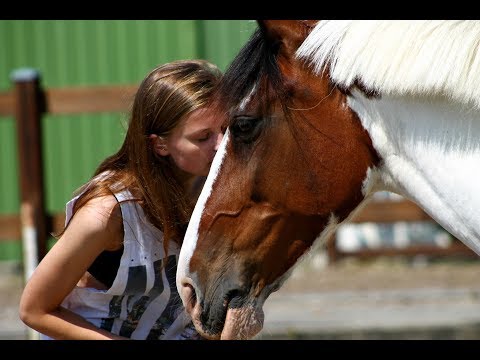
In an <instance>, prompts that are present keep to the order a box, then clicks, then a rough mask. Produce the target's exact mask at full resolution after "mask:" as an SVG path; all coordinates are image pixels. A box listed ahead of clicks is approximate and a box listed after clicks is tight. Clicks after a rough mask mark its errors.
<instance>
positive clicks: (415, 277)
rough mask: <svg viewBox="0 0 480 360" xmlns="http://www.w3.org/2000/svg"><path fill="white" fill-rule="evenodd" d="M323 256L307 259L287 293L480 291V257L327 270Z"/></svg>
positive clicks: (346, 264)
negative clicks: (438, 288) (425, 290)
mask: <svg viewBox="0 0 480 360" xmlns="http://www.w3.org/2000/svg"><path fill="white" fill-rule="evenodd" d="M325 261H326V260H325V259H323V257H322V256H321V255H316V256H312V257H311V258H309V259H306V260H305V261H304V262H303V263H302V264H300V265H299V266H298V268H296V269H295V271H294V272H293V274H292V276H291V278H290V279H288V280H287V282H286V283H285V284H284V286H283V288H282V290H283V291H284V292H299V291H309V292H322V291H335V290H347V289H348V290H368V289H376V290H382V289H384V290H386V289H413V288H425V287H441V288H450V289H453V288H465V287H480V257H479V258H478V259H477V258H466V257H463V258H462V257H457V258H453V257H450V258H445V257H443V258H436V259H435V258H427V257H425V256H421V255H418V256H415V257H383V258H382V257H377V258H372V259H369V260H358V259H356V258H354V257H349V258H344V259H342V260H340V261H338V262H337V263H333V264H330V265H328V266H326V264H325Z"/></svg>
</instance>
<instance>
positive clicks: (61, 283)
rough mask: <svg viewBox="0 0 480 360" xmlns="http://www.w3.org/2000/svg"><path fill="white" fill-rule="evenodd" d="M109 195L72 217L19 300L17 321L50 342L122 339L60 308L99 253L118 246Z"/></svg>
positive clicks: (116, 213) (117, 217) (117, 220)
mask: <svg viewBox="0 0 480 360" xmlns="http://www.w3.org/2000/svg"><path fill="white" fill-rule="evenodd" d="M115 204H117V201H116V199H115V197H114V196H113V195H110V196H105V197H100V198H96V199H92V200H91V201H89V202H88V203H87V204H86V205H85V206H83V207H82V208H81V209H79V210H78V211H77V213H76V214H75V216H74V217H73V218H72V219H71V221H70V224H69V226H68V227H67V229H66V230H65V232H64V234H63V235H62V236H61V237H60V239H58V241H57V242H56V243H55V245H54V246H53V247H52V248H51V249H50V251H49V252H48V253H47V255H46V256H45V257H44V258H43V260H42V261H41V262H40V264H39V265H38V267H37V268H36V270H35V271H34V273H33V274H32V276H31V278H30V279H29V281H28V282H27V284H26V286H25V289H24V291H23V294H22V297H21V299H20V319H21V320H22V321H23V322H24V323H25V324H26V325H27V326H29V327H31V328H32V329H35V330H37V331H39V332H40V333H42V334H45V335H47V336H50V337H51V338H54V339H86V340H87V339H125V338H122V337H120V336H117V335H114V334H112V333H110V332H108V331H105V330H102V329H99V328H97V327H96V326H94V325H93V324H91V323H90V322H88V321H86V320H85V319H84V318H83V317H81V316H79V315H77V314H75V313H73V312H71V311H69V310H67V309H65V308H62V307H61V306H60V304H61V302H62V301H63V299H64V298H65V297H66V296H67V295H68V294H69V293H70V291H72V289H73V288H74V287H75V285H76V284H77V283H78V281H79V280H80V279H81V278H82V276H83V275H84V274H85V272H86V271H87V269H88V267H89V266H90V264H92V262H93V261H94V260H95V258H96V257H97V256H98V255H99V254H100V253H101V252H102V251H103V250H106V249H108V250H111V249H112V247H117V248H118V246H119V245H120V244H121V242H122V240H123V230H122V229H123V227H122V217H121V211H120V209H119V207H118V206H117V207H115V210H114V205H115Z"/></svg>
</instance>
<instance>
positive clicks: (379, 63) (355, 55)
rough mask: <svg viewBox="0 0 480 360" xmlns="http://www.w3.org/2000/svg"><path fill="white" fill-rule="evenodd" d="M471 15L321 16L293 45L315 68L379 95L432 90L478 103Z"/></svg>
mask: <svg viewBox="0 0 480 360" xmlns="http://www.w3.org/2000/svg"><path fill="white" fill-rule="evenodd" d="M479 48H480V22H479V21H477V20H465V21H459V20H393V21H392V20H340V21H328V20H321V21H319V22H318V24H317V25H316V26H315V28H314V29H313V30H312V31H311V33H310V34H309V36H308V37H307V38H306V39H305V41H304V42H303V44H302V45H301V46H300V47H299V49H298V50H297V56H298V57H299V58H303V59H305V60H307V61H309V62H311V64H312V65H313V67H314V71H315V72H317V73H321V72H323V71H324V69H325V65H326V64H329V65H330V77H331V78H332V80H333V81H334V82H336V83H338V84H341V85H343V86H345V87H350V86H351V85H352V84H353V83H354V81H355V80H356V79H360V80H361V81H362V83H363V84H364V85H365V86H366V87H367V88H369V89H375V90H378V91H379V92H380V93H382V94H391V95H393V94H397V95H408V94H411V95H425V96H428V95H431V94H437V95H442V96H445V97H446V98H452V99H454V100H456V101H459V102H463V103H464V104H470V105H473V106H476V107H477V108H480V86H478V80H477V79H479V78H480V51H479Z"/></svg>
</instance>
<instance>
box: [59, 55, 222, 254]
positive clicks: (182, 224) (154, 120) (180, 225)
mask: <svg viewBox="0 0 480 360" xmlns="http://www.w3.org/2000/svg"><path fill="white" fill-rule="evenodd" d="M221 76H222V73H221V71H220V70H219V68H218V67H216V66H215V65H213V64H212V63H210V62H208V61H205V60H179V61H173V62H170V63H166V64H163V65H160V66H158V67H156V68H155V69H153V70H152V71H151V72H150V73H149V74H148V75H147V76H146V77H145V79H144V80H143V81H142V82H141V84H140V86H139V88H138V90H137V92H136V94H135V97H134V100H133V103H132V107H131V111H130V118H129V124H128V130H127V134H126V137H125V139H124V142H123V144H122V146H121V148H120V150H118V152H117V153H115V154H113V155H111V156H109V157H108V158H106V159H105V160H104V161H103V162H102V163H101V164H100V165H99V166H98V168H97V169H96V171H95V173H94V175H93V177H95V176H97V175H99V174H101V173H104V172H109V176H106V177H101V178H100V179H98V178H97V179H95V180H94V181H90V182H89V183H87V184H86V185H84V186H82V187H81V188H80V189H78V190H77V191H76V193H77V194H78V193H82V192H83V193H82V195H81V196H80V197H79V199H78V200H77V201H76V203H75V206H74V209H73V215H74V214H75V212H76V211H78V209H80V208H81V207H82V206H84V205H85V204H86V203H87V202H88V201H89V200H91V199H92V198H95V197H98V196H104V195H109V194H110V195H111V194H113V193H115V192H117V191H121V190H124V189H127V188H128V189H129V190H130V192H131V193H132V195H133V196H134V197H135V201H137V202H139V203H140V204H141V205H142V208H143V210H144V212H145V214H146V216H147V217H148V219H149V220H150V222H151V223H152V224H153V225H155V226H156V227H158V228H159V229H160V230H162V231H163V234H164V247H165V250H167V249H168V242H169V241H170V240H174V241H175V242H177V243H178V244H179V245H181V242H182V240H183V236H184V231H185V228H186V225H187V224H188V221H189V219H190V216H191V213H192V210H193V203H192V201H191V199H190V197H189V196H188V190H187V189H186V188H185V180H186V176H187V175H186V174H185V173H184V172H182V171H181V170H180V169H179V168H178V167H177V166H176V165H175V164H174V162H173V160H171V159H170V157H163V156H158V155H157V154H156V153H155V152H154V151H153V147H152V145H151V142H150V139H149V136H150V135H151V134H157V135H159V136H163V137H167V136H168V135H169V134H170V133H171V132H172V130H173V129H174V128H175V127H176V126H177V125H178V124H179V123H180V122H181V120H182V119H183V118H185V117H186V116H187V115H188V114H190V113H191V112H192V111H194V110H197V109H199V108H202V107H205V106H209V105H211V104H210V102H211V101H212V99H213V96H212V95H213V93H214V91H215V88H216V87H217V85H218V83H219V81H220V78H221ZM93 177H92V179H93ZM73 215H72V216H73ZM64 231H65V230H64ZM60 235H61V234H60Z"/></svg>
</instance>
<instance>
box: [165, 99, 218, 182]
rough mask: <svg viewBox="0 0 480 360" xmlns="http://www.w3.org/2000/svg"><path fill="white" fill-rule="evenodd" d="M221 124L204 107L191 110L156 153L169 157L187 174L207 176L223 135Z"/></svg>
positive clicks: (216, 115)
mask: <svg viewBox="0 0 480 360" xmlns="http://www.w3.org/2000/svg"><path fill="white" fill-rule="evenodd" d="M224 121H225V118H224V117H222V116H221V115H220V114H219V113H218V112H215V111H213V110H212V109H211V108H208V107H206V108H201V109H197V110H195V111H193V112H192V113H191V114H189V115H188V116H187V117H186V118H185V119H183V120H182V121H181V123H180V124H179V125H178V126H177V127H176V128H175V129H174V130H173V131H172V133H171V134H170V135H169V136H168V137H167V138H166V139H165V142H164V147H163V151H162V150H160V152H159V154H160V155H162V156H168V155H170V156H171V157H172V159H173V161H174V162H175V164H176V165H177V166H178V167H179V168H180V169H181V170H183V171H185V172H187V173H189V174H192V175H196V176H207V175H208V171H209V170H210V166H211V165H212V161H213V157H214V156H215V153H216V152H217V149H218V147H219V145H220V142H221V141H222V139H223V134H224V133H225V127H224Z"/></svg>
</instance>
